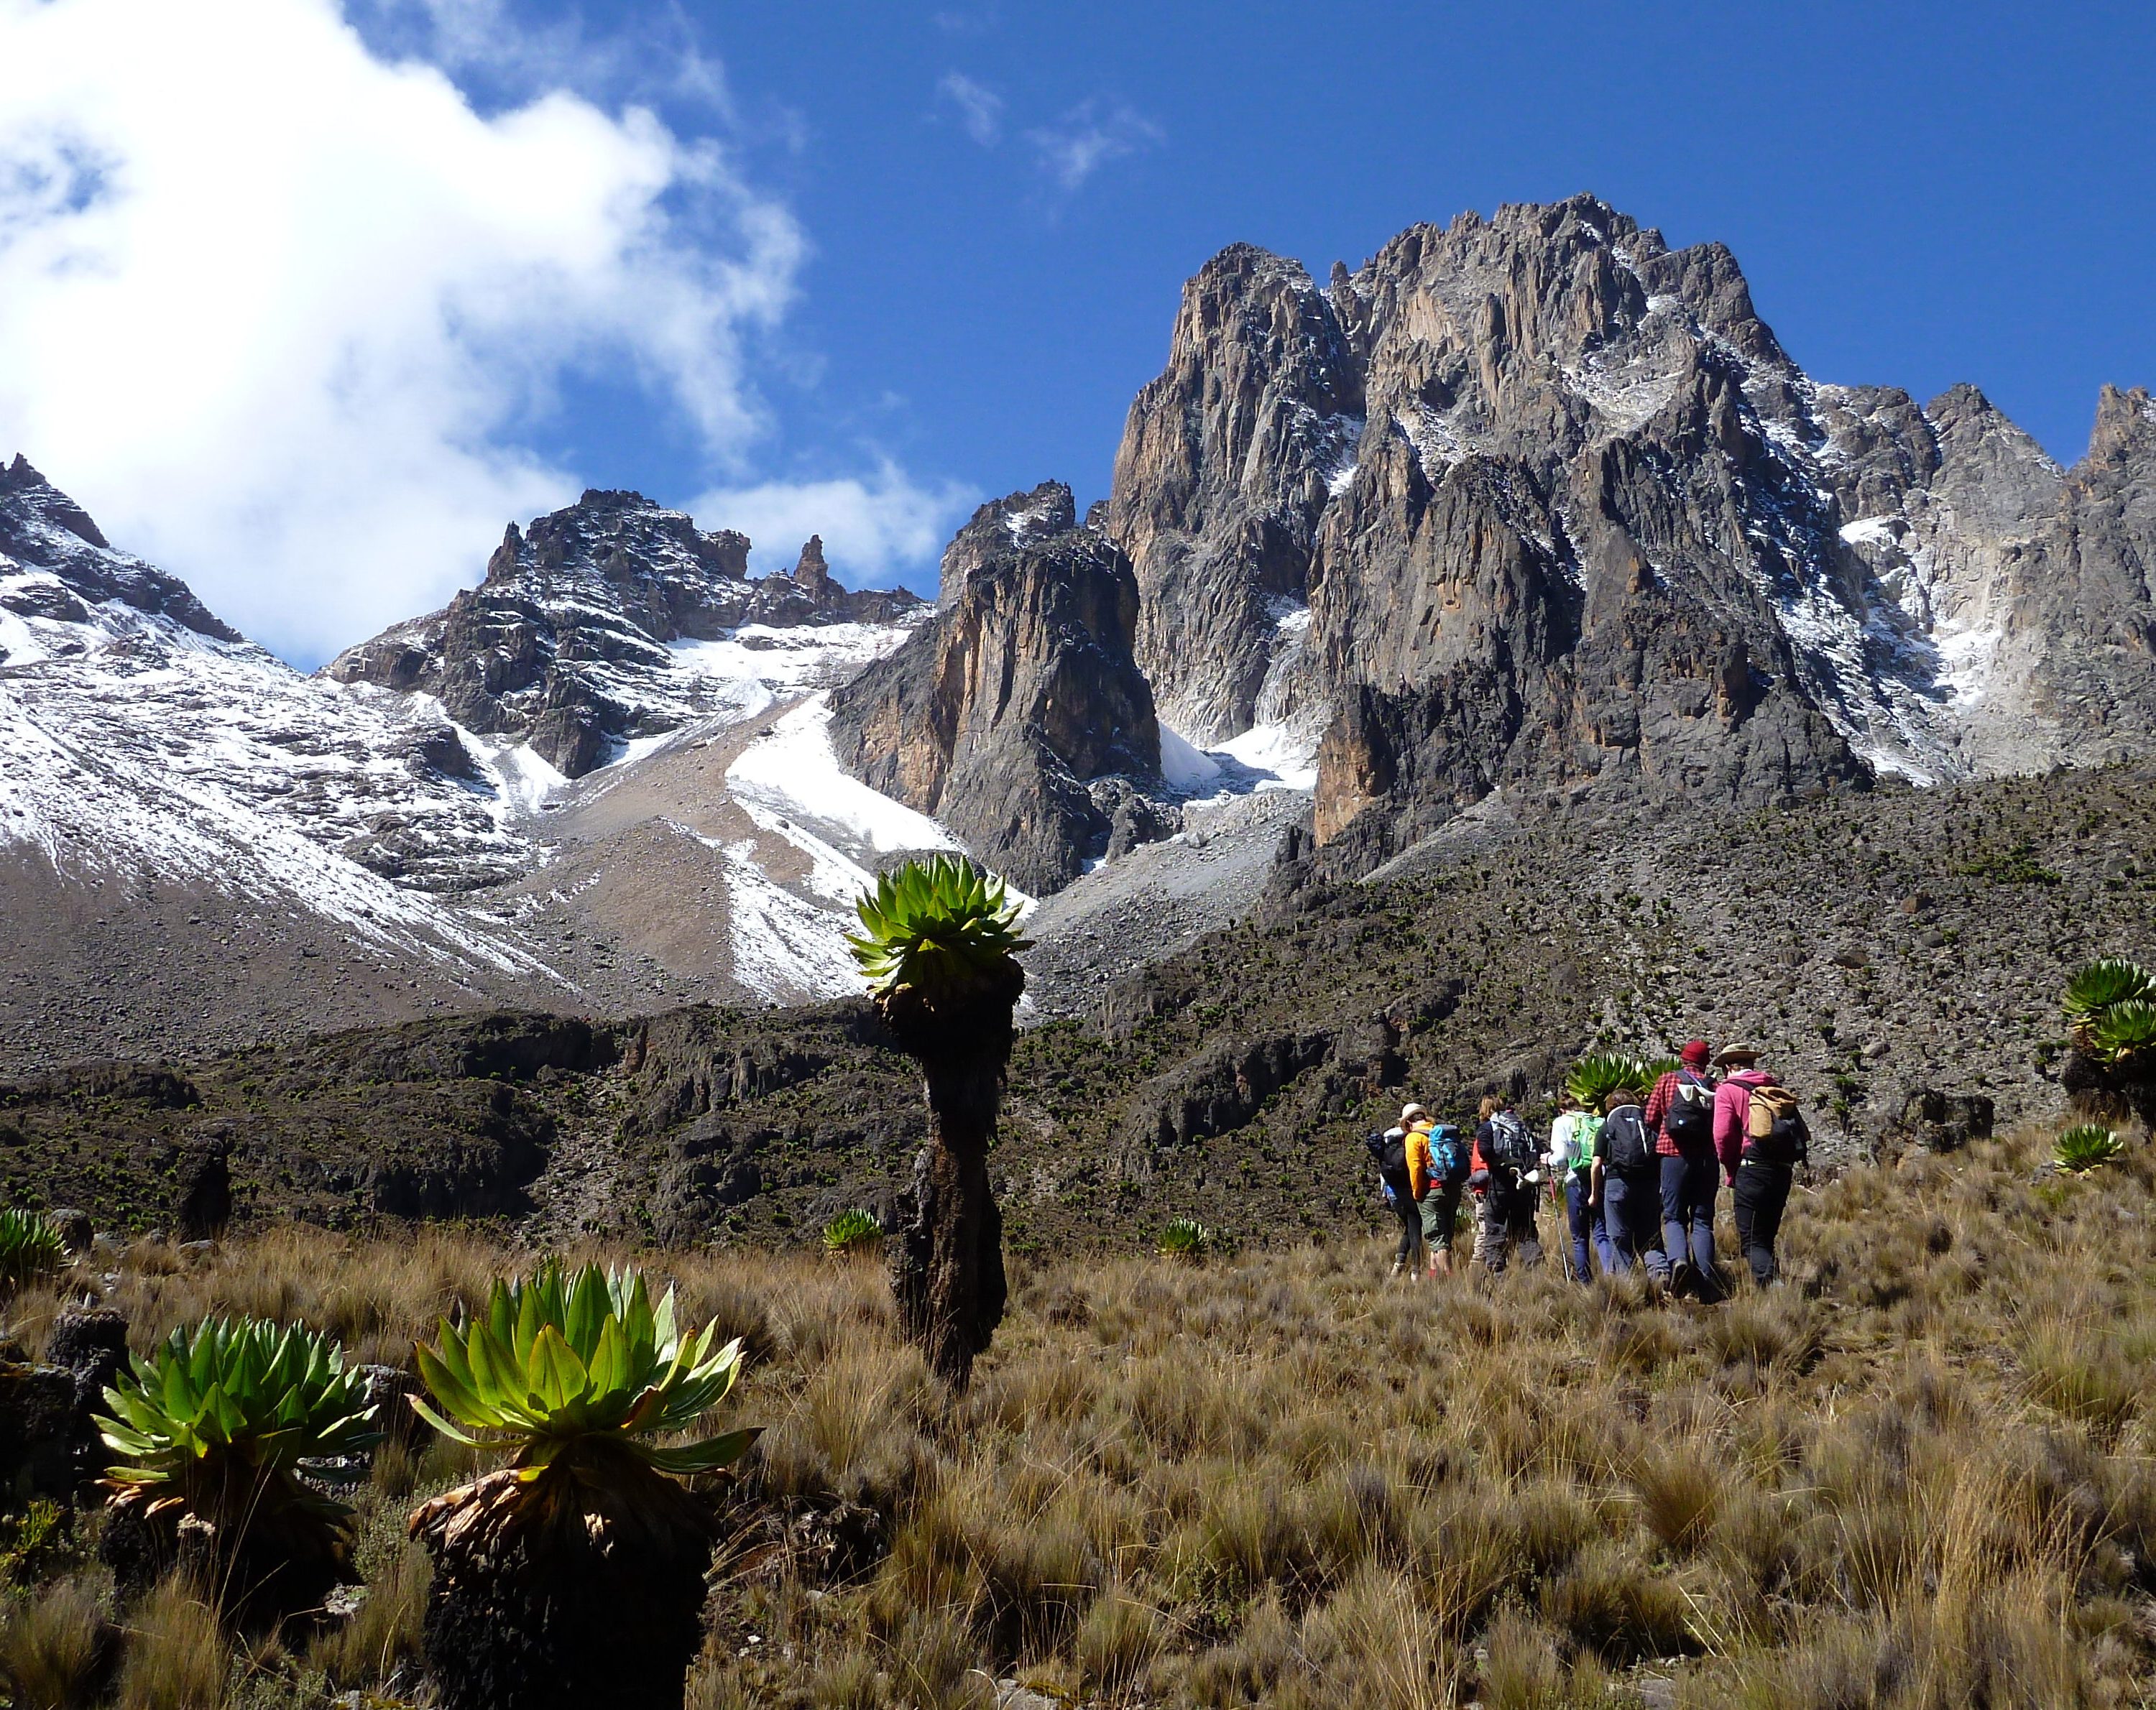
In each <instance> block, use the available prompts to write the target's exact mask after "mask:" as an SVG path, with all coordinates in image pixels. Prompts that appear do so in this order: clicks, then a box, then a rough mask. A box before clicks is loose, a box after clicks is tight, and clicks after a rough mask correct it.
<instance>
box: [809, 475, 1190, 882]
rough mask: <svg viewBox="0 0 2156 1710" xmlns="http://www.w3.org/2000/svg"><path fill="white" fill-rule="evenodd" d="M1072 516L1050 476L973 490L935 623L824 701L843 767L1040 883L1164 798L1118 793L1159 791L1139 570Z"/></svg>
mask: <svg viewBox="0 0 2156 1710" xmlns="http://www.w3.org/2000/svg"><path fill="white" fill-rule="evenodd" d="M1072 516H1073V510H1072V505H1071V499H1070V489H1068V488H1066V487H1064V486H1063V485H1062V484H1060V483H1055V482H1051V483H1049V484H1046V485H1045V486H1044V487H1038V488H1035V489H1034V490H1033V491H1032V492H1030V493H1019V494H1012V495H1011V496H1010V497H1009V498H1008V499H1001V500H998V502H997V503H995V504H988V505H983V507H982V508H981V509H980V510H979V511H978V512H977V513H976V514H975V515H974V517H973V521H972V522H970V523H969V524H968V525H967V526H966V527H965V529H964V530H962V531H961V532H960V534H959V535H958V536H957V539H956V540H953V541H952V544H951V546H950V549H949V550H947V552H946V553H945V555H944V561H943V574H944V579H945V592H944V598H943V602H942V605H941V607H939V608H938V610H937V614H936V617H935V619H934V621H933V622H931V623H928V624H926V625H924V626H923V627H921V630H920V632H918V633H917V634H916V635H914V636H913V637H911V638H910V639H908V641H907V642H906V644H905V645H904V646H903V647H901V648H900V649H899V650H898V651H897V652H896V653H893V654H892V655H891V657H890V658H886V659H884V660H881V661H880V662H878V663H875V664H874V665H871V666H870V667H869V668H868V669H867V670H865V671H864V672H863V673H861V674H860V676H859V677H858V678H855V680H854V681H853V682H851V683H848V684H847V685H845V686H844V688H843V689H839V691H838V692H837V693H836V694H834V695H833V696H832V699H831V708H832V719H831V739H832V743H833V745H834V749H835V750H836V751H837V753H838V755H839V760H840V761H841V762H842V763H843V764H844V765H845V766H846V767H847V769H848V770H849V771H852V772H853V773H854V774H855V776H857V777H860V778H861V779H863V780H865V781H867V782H868V783H869V784H870V785H872V786H874V787H875V788H876V789H878V790H880V791H884V793H885V794H886V795H890V796H896V797H897V798H898V799H899V800H900V801H904V802H906V803H907V804H908V805H909V806H913V807H916V808H918V809H920V810H921V811H922V812H923V813H932V814H934V815H935V816H936V817H937V818H938V819H940V820H942V822H943V823H944V824H945V825H947V826H948V827H950V828H951V830H952V831H953V832H956V833H957V835H958V836H959V837H961V838H962V839H963V840H964V841H965V842H966V844H967V846H968V847H969V848H971V849H972V850H973V852H975V853H976V854H978V856H979V857H980V858H982V859H983V861H985V862H987V863H988V865H989V866H990V867H992V868H995V869H996V870H997V871H998V872H1000V873H1006V874H1008V875H1009V877H1010V878H1012V879H1013V880H1014V882H1015V883H1018V884H1019V885H1020V886H1021V887H1023V888H1025V889H1027V890H1029V891H1032V892H1034V893H1046V892H1049V891H1053V890H1056V889H1059V888H1060V887H1062V886H1063V885H1065V884H1067V883H1070V880H1071V879H1073V878H1076V877H1077V875H1078V873H1080V871H1081V869H1082V868H1083V866H1084V863H1086V860H1087V859H1088V858H1091V857H1096V856H1099V855H1101V854H1102V853H1104V852H1106V849H1107V847H1108V846H1109V843H1110V840H1111V837H1113V836H1115V835H1116V834H1117V833H1118V832H1119V831H1120V833H1121V835H1122V837H1123V838H1124V839H1125V840H1126V842H1128V841H1129V840H1132V839H1133V838H1137V837H1142V836H1143V835H1145V834H1147V833H1149V832H1150V833H1155V834H1157V833H1158V830H1159V829H1160V828H1161V827H1163V825H1165V824H1166V823H1168V817H1169V816H1170V815H1171V814H1172V808H1170V807H1169V806H1168V804H1167V802H1166V801H1165V798H1164V797H1163V798H1162V799H1161V800H1160V801H1159V803H1158V808H1157V809H1156V810H1151V811H1142V810H1139V809H1137V808H1132V807H1129V806H1127V803H1128V802H1129V801H1130V799H1131V798H1132V796H1134V795H1135V796H1141V797H1147V799H1149V800H1150V799H1151V798H1152V796H1156V795H1158V792H1159V790H1160V786H1159V771H1160V730H1159V726H1158V724H1157V722H1156V721H1155V719H1154V714H1153V704H1152V690H1151V689H1149V688H1148V687H1147V683H1146V679H1145V678H1144V676H1143V675H1142V673H1140V672H1139V670H1138V668H1137V665H1136V663H1134V662H1133V660H1132V656H1131V643H1132V632H1133V630H1134V628H1135V627H1136V624H1137V611H1138V595H1137V583H1136V581H1135V580H1134V579H1133V578H1132V574H1131V567H1130V563H1129V561H1128V560H1127V559H1126V558H1125V557H1124V556H1123V555H1122V553H1121V552H1120V551H1118V550H1116V547H1115V546H1114V545H1113V544H1112V543H1111V542H1110V541H1109V540H1107V538H1106V536H1105V535H1101V534H1099V533H1097V532H1096V531H1095V530H1091V529H1084V528H1079V527H1076V526H1075V525H1074V524H1073V521H1072ZM1119 814H1120V816H1121V817H1120V820H1119V818H1118V816H1119Z"/></svg>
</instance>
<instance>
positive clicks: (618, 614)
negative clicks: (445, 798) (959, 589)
mask: <svg viewBox="0 0 2156 1710" xmlns="http://www.w3.org/2000/svg"><path fill="white" fill-rule="evenodd" d="M748 551H749V541H748V537H747V535H741V534H737V533H735V532H733V531H732V530H720V531H717V532H714V533H706V532H705V531H703V530H700V529H698V528H697V527H696V525H695V523H694V522H693V521H691V520H690V518H689V517H687V516H686V515H684V514H683V513H681V512H680V511H675V510H666V509H662V508H661V507H660V506H658V505H656V504H652V503H651V502H650V501H649V499H644V497H643V496H642V495H641V494H635V493H620V492H600V491H596V490H594V491H592V492H588V493H586V494H584V496H583V498H582V499H579V500H578V501H577V503H576V504H572V505H571V506H569V507H568V508H567V509H563V510H557V511H555V512H553V513H552V515H547V516H542V517H539V518H536V519H535V520H533V522H532V523H531V527H530V528H529V529H528V530H519V529H518V528H517V527H516V525H515V524H514V523H512V524H511V525H510V526H509V530H508V532H507V533H506V535H504V536H503V537H502V542H501V545H500V546H499V547H498V548H496V549H495V554H494V555H493V557H492V558H490V559H489V560H488V561H487V567H486V578H485V581H483V582H481V583H480V586H478V587H476V588H472V589H467V590H466V591H464V592H462V593H459V595H458V596H456V597H455V598H454V600H452V601H451V602H449V605H448V606H447V607H445V608H444V610H442V611H440V612H434V613H433V614H432V615H431V616H429V617H421V618H415V619H413V621H411V622H408V623H402V624H399V625H398V626H396V627H394V628H392V629H388V630H385V631H384V632H382V634H381V635H379V636H377V637H374V639H372V641H368V642H363V643H361V644H360V645H359V646H357V647H356V648H350V649H348V650H347V651H346V652H345V653H341V654H339V655H338V656H337V658H335V659H334V660H332V661H331V663H329V665H328V666H327V667H326V668H325V669H326V672H327V673H328V674H329V675H330V676H331V677H333V678H336V679H337V680H338V681H340V682H345V683H359V682H365V683H378V684H380V685H382V687H384V688H388V689H418V690H423V691H425V692H427V693H429V694H434V695H436V696H438V697H439V699H440V700H441V702H442V704H443V707H444V709H445V710H446V711H447V712H448V713H449V716H450V717H451V718H453V719H455V720H456V721H457V722H458V723H459V724H462V725H464V726H465V728H466V729H467V730H474V731H478V732H481V733H484V734H485V735H495V736H500V737H503V738H505V739H511V740H516V739H521V740H524V741H526V742H527V743H528V744H529V745H530V746H531V749H532V750H533V751H534V752H536V754H538V755H540V756H541V757H542V758H543V759H544V760H547V762H548V763H549V764H551V765H553V766H554V767H555V769H556V770H557V771H560V772H561V773H562V775H563V776H567V777H571V778H576V777H581V776H583V775H584V774H585V773H587V772H589V771H593V769H594V768H595V767H597V766H599V765H603V764H604V763H605V762H606V760H608V758H609V757H610V756H611V755H613V754H614V753H616V752H617V751H618V750H619V745H620V744H622V743H624V742H626V741H629V740H632V739H634V738H636V737H640V736H649V735H658V734H660V733H662V732H665V731H668V730H675V729H678V728H679V727H680V725H682V724H684V723H685V722H687V721H688V720H689V719H692V718H695V717H697V716H699V715H701V714H705V713H707V712H711V711H713V710H717V708H716V706H715V704H713V703H712V701H711V685H710V684H709V683H707V682H706V680H705V679H704V678H702V677H701V675H700V674H699V673H696V672H693V671H684V670H682V669H680V659H679V658H677V656H676V653H675V651H674V648H673V644H675V643H681V642H697V641H706V642H708V641H716V640H719V639H721V638H722V637H726V636H727V635H728V634H730V633H731V632H733V631H736V630H738V629H741V628H742V627H748V626H757V627H768V628H788V627H798V626H802V625H812V624H837V623H891V622H898V621H900V620H901V619H902V618H904V617H906V615H907V614H909V613H910V612H914V611H916V609H917V608H918V607H919V606H920V604H921V602H920V601H919V600H917V599H916V597H915V596H913V595H911V594H909V593H906V592H903V591H891V592H885V591H860V592H855V591H851V590H849V589H847V588H845V587H844V586H841V585H840V584H839V583H838V582H837V581H834V580H833V579H832V578H831V576H830V574H829V570H828V569H827V568H826V566H824V555H823V543H822V540H821V539H820V538H819V539H815V540H811V541H810V542H809V544H808V546H805V547H804V548H803V550H802V555H801V561H800V562H799V564H798V565H797V566H796V568H795V570H794V572H793V574H792V575H791V576H767V577H763V578H762V579H752V578H751V577H750V576H748V574H747V564H748Z"/></svg>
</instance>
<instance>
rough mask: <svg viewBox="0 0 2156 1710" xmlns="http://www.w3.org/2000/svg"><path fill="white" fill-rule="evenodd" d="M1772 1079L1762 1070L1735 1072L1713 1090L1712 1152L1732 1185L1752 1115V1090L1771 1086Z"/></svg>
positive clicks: (1772, 1083)
mask: <svg viewBox="0 0 2156 1710" xmlns="http://www.w3.org/2000/svg"><path fill="white" fill-rule="evenodd" d="M1773 1085H1774V1077H1773V1076H1772V1075H1770V1074H1768V1073H1767V1072H1766V1070H1764V1069H1739V1070H1738V1072H1737V1073H1735V1074H1733V1075H1732V1076H1730V1077H1729V1078H1727V1080H1725V1081H1724V1082H1722V1084H1721V1085H1720V1086H1719V1087H1717V1088H1715V1089H1714V1149H1715V1151H1716V1153H1717V1155H1719V1156H1720V1157H1721V1159H1722V1171H1723V1173H1724V1174H1725V1175H1727V1176H1728V1178H1729V1180H1731V1181H1732V1182H1734V1181H1735V1180H1737V1166H1738V1165H1739V1164H1741V1163H1743V1161H1744V1129H1745V1124H1746V1123H1747V1122H1748V1120H1749V1119H1750V1118H1751V1115H1752V1089H1753V1088H1754V1087H1771V1086H1773Z"/></svg>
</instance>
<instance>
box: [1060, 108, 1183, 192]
mask: <svg viewBox="0 0 2156 1710" xmlns="http://www.w3.org/2000/svg"><path fill="white" fill-rule="evenodd" d="M1025 140H1026V141H1028V142H1029V143H1031V144H1032V145H1033V146H1034V150H1035V151H1036V152H1037V153H1038V154H1039V156H1040V166H1041V170H1042V171H1043V172H1046V173H1047V174H1048V176H1049V177H1050V178H1051V179H1053V180H1054V181H1055V185H1056V187H1057V188H1059V189H1060V190H1062V191H1064V192H1074V191H1076V190H1078V189H1080V188H1081V187H1083V186H1084V184H1085V182H1086V180H1087V179H1088V178H1090V177H1092V176H1093V174H1094V173H1096V172H1098V171H1100V169H1101V167H1103V166H1106V165H1107V164H1108V162H1109V161H1116V160H1122V159H1123V158H1124V157H1125V156H1129V155H1134V154H1138V153H1141V152H1142V151H1145V150H1147V149H1148V148H1152V147H1153V146H1156V145H1157V144H1159V143H1162V142H1165V141H1167V140H1168V133H1167V132H1166V131H1163V130H1162V129H1161V128H1160V126H1159V125H1156V124H1154V123H1153V122H1152V120H1150V119H1148V118H1147V117H1145V115H1142V113H1140V112H1138V111H1137V110H1136V109H1135V108H1133V107H1131V106H1128V105H1125V104H1124V103H1123V102H1122V101H1111V102H1104V101H1100V100H1087V101H1081V102H1080V103H1079V104H1078V105H1076V106H1075V107H1073V108H1072V109H1071V110H1070V111H1069V112H1067V113H1065V115H1063V117H1062V118H1061V119H1060V120H1058V121H1057V122H1056V123H1055V124H1054V125H1043V126H1041V127H1040V128H1039V130H1035V131H1027V132H1026V134H1025Z"/></svg>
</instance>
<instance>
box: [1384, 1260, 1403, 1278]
mask: <svg viewBox="0 0 2156 1710" xmlns="http://www.w3.org/2000/svg"><path fill="white" fill-rule="evenodd" d="M1400 1268H1401V1267H1400V1262H1399V1260H1398V1259H1394V1261H1393V1270H1392V1274H1391V1275H1390V1276H1389V1277H1386V1278H1385V1280H1386V1281H1387V1282H1399V1280H1400Z"/></svg>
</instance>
